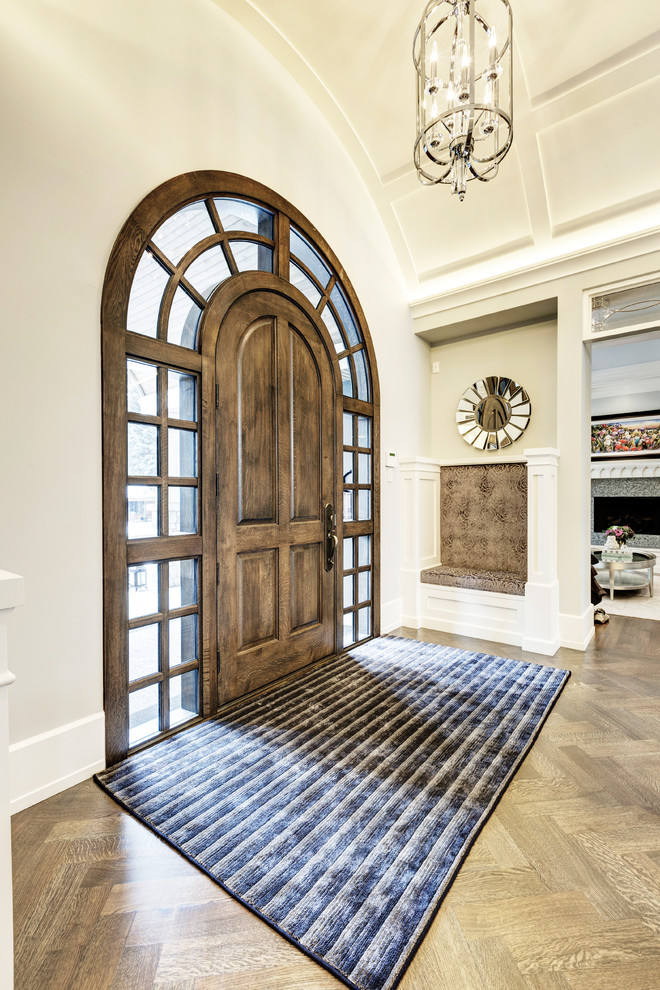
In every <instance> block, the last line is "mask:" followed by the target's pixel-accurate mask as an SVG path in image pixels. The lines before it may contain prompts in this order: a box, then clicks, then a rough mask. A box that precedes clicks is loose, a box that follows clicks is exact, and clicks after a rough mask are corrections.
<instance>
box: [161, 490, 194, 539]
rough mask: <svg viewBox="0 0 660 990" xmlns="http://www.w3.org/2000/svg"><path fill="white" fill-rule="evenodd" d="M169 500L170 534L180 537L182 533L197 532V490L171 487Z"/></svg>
mask: <svg viewBox="0 0 660 990" xmlns="http://www.w3.org/2000/svg"><path fill="white" fill-rule="evenodd" d="M168 500H169V503H168V504H169V510H168V511H169V534H170V536H179V535H180V534H182V533H196V532H197V489H196V488H183V487H181V488H180V487H178V486H177V485H170V486H169V488H168Z"/></svg>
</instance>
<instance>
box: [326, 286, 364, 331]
mask: <svg viewBox="0 0 660 990" xmlns="http://www.w3.org/2000/svg"><path fill="white" fill-rule="evenodd" d="M330 299H331V301H332V303H333V305H334V307H335V309H336V310H337V313H338V314H339V319H340V320H341V322H342V323H343V324H344V333H345V334H346V337H347V339H348V342H349V344H350V346H351V347H355V345H356V344H361V343H362V336H361V334H360V331H359V330H358V328H357V322H356V319H355V317H354V316H353V310H352V309H351V307H350V306H349V304H348V300H347V299H346V296H345V295H344V293H343V292H342V290H341V289H340V288H339V283H337V285H335V287H334V289H333V290H332V292H331V293H330Z"/></svg>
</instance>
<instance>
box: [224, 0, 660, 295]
mask: <svg viewBox="0 0 660 990" xmlns="http://www.w3.org/2000/svg"><path fill="white" fill-rule="evenodd" d="M216 2H217V3H218V4H219V5H220V6H221V7H222V8H223V9H225V10H226V11H227V12H228V13H230V14H231V15H232V16H233V17H234V18H235V19H236V20H238V21H239V22H240V23H241V24H242V25H243V26H244V27H245V28H247V30H249V31H250V32H251V33H252V34H253V35H255V36H256V37H257V38H258V39H259V40H261V41H262V42H263V43H264V44H265V45H266V46H267V47H268V48H269V49H270V50H271V51H272V52H273V53H274V54H275V56H276V57H277V58H279V59H280V61H281V62H282V63H283V64H284V65H285V66H286V67H287V68H288V69H289V71H290V72H291V73H292V74H293V75H294V76H295V77H296V78H297V79H298V81H299V82H300V83H301V85H302V86H303V87H304V88H305V89H306V90H307V92H308V93H309V95H310V96H311V98H312V99H313V100H314V101H315V103H316V104H317V106H318V108H319V111H320V112H321V113H323V114H324V115H325V116H326V117H327V119H328V120H329V122H330V124H331V125H332V126H333V128H334V129H335V131H336V132H337V134H338V135H339V137H340V139H341V140H342V141H343V142H344V144H345V146H346V148H347V150H348V151H349V153H350V154H351V156H352V158H353V160H354V161H355V163H356V165H357V167H358V168H359V170H360V172H361V174H362V177H363V179H364V181H365V182H366V184H367V186H368V188H369V190H370V192H371V194H372V196H373V198H374V200H375V201H376V203H377V205H378V208H379V210H380V212H381V214H382V216H383V219H384V221H385V224H386V226H387V229H388V232H389V235H390V237H391V240H392V243H393V245H394V248H395V250H396V252H397V255H398V258H399V263H400V266H401V270H402V272H403V275H404V278H405V280H406V283H407V287H408V292H409V296H410V299H411V301H414V300H418V299H423V298H425V297H429V296H432V295H434V294H436V293H439V292H447V291H451V290H452V289H456V288H460V287H461V286H464V285H468V284H471V283H475V282H479V281H480V279H482V278H484V277H486V276H487V277H493V275H499V274H502V275H505V274H506V273H509V272H517V271H521V270H525V269H528V268H529V267H532V266H538V265H543V264H545V263H547V262H549V261H552V260H556V259H563V258H569V257H571V256H574V255H577V254H580V253H583V252H585V251H591V250H593V249H594V248H597V247H599V246H601V245H606V244H610V243H613V242H616V241H620V240H621V239H629V240H630V239H634V238H635V237H638V236H640V235H642V234H644V233H646V232H650V231H655V230H657V229H660V4H658V2H657V0H637V2H636V3H634V4H633V3H627V4H626V3H621V0H577V2H576V0H511V6H512V9H513V16H514V39H515V40H514V44H515V49H514V51H515V61H514V145H513V148H512V150H511V151H510V152H509V154H508V156H507V158H506V159H505V160H504V162H503V163H502V165H501V166H500V173H499V175H498V176H497V178H496V179H495V180H494V181H493V182H490V183H479V182H471V183H470V184H469V185H468V191H467V195H466V197H465V201H464V202H463V203H459V202H458V198H457V197H456V196H452V195H451V193H450V191H449V188H448V187H446V186H434V187H425V186H422V185H421V184H420V183H419V181H418V179H417V177H416V174H415V171H414V168H413V166H412V146H413V140H414V120H415V106H414V93H415V77H414V69H413V65H412V57H411V50H412V38H413V34H414V30H415V27H416V25H417V23H418V21H419V18H420V16H421V13H422V10H423V6H424V3H423V2H422V0H416V2H414V0H405V2H404V0H388V2H387V3H383V2H382V0H324V2H323V3H314V2H312V3H310V2H309V0H286V2H283V0H216Z"/></svg>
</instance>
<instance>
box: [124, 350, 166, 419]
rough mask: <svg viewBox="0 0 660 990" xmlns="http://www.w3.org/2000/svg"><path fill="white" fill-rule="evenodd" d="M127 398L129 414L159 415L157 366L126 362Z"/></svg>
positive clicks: (139, 362)
mask: <svg viewBox="0 0 660 990" xmlns="http://www.w3.org/2000/svg"><path fill="white" fill-rule="evenodd" d="M126 397H127V401H128V411H129V412H136V413H141V414H142V415H143V416H157V415H158V368H157V367H156V365H155V364H143V363H142V362H141V361H127V362H126Z"/></svg>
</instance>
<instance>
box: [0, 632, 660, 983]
mask: <svg viewBox="0 0 660 990" xmlns="http://www.w3.org/2000/svg"><path fill="white" fill-rule="evenodd" d="M402 632H403V634H404V635H410V636H413V637H418V638H420V639H426V640H430V641H433V642H439V643H447V644H450V645H456V646H464V647H466V648H470V649H475V647H476V648H478V649H481V650H484V651H486V652H492V653H497V654H504V655H507V656H511V657H514V658H522V659H526V658H527V659H536V660H539V662H542V663H550V664H552V665H555V666H561V667H568V668H569V669H571V671H572V677H571V679H570V681H569V683H568V685H567V687H566V689H565V690H564V692H563V694H562V695H561V697H560V699H559V701H558V703H557V704H556V706H555V708H554V709H553V711H552V713H551V715H550V717H549V719H548V721H547V722H546V724H545V726H544V728H543V730H542V732H541V735H540V737H539V739H538V740H537V742H536V743H535V745H534V747H533V749H532V751H531V752H530V754H529V756H528V757H527V759H526V760H525V763H524V764H523V766H522V767H521V769H520V770H519V772H518V773H517V775H516V777H515V778H514V780H513V782H512V783H511V785H510V786H509V788H508V790H507V791H506V794H505V795H504V797H503V798H502V800H501V801H500V803H499V804H498V806H497V808H496V810H495V812H494V813H493V815H492V816H491V818H490V819H489V821H488V823H487V824H486V826H485V828H484V829H483V831H482V833H481V835H480V836H479V838H478V840H477V842H476V843H475V845H474V847H473V848H472V851H471V852H470V854H469V856H468V858H467V860H466V862H465V863H464V865H463V867H462V869H461V871H460V873H459V875H458V877H457V879H456V881H455V882H454V884H453V886H452V888H451V890H450V892H449V894H448V895H447V897H446V899H445V901H444V903H443V905H442V907H441V909H440V912H439V914H438V916H437V918H436V919H435V921H434V923H433V925H432V927H431V930H430V931H429V933H428V935H427V937H426V939H425V941H424V943H423V944H422V946H421V948H420V950H419V951H418V953H417V955H416V956H415V958H414V960H413V962H412V965H411V966H410V969H409V970H408V972H407V973H406V975H405V976H404V979H403V981H402V983H401V990H658V988H660V623H657V622H652V621H649V620H643V619H629V618H624V617H621V616H613V617H612V618H611V620H610V622H609V623H608V624H607V625H605V626H600V627H596V637H595V640H594V642H593V643H592V645H591V647H590V649H589V650H588V651H587V652H586V653H585V654H581V653H577V652H574V651H571V650H560V651H559V653H558V654H557V656H556V657H554V658H553V659H552V660H548V659H547V658H544V657H540V658H539V657H533V656H532V655H530V654H523V653H522V651H521V650H519V649H516V648H513V647H506V646H501V645H498V644H492V643H482V642H479V643H477V642H476V641H475V640H470V639H467V638H463V637H455V636H451V635H448V634H443V633H425V632H423V631H420V632H419V634H418V633H416V632H415V631H412V630H402ZM13 835H14V911H15V932H16V938H15V942H16V988H17V990H47V988H48V990H51V988H52V990H60V988H61V990H73V988H93V990H104V988H111V990H120V988H121V990H141V988H148V987H158V988H160V990H330V988H339V987H340V986H341V984H340V983H339V982H338V981H337V980H335V979H334V978H333V977H332V976H330V975H329V974H327V973H326V972H325V971H324V970H323V969H321V968H320V967H319V966H317V965H316V964H315V963H314V962H312V961H311V960H309V959H307V958H306V957H305V956H304V955H303V954H302V953H301V952H299V951H297V950H296V949H294V948H293V947H292V946H290V945H289V944H288V943H287V942H285V941H284V939H282V938H280V937H279V936H278V935H276V934H275V933H273V932H272V931H271V930H270V929H269V928H268V927H267V926H266V925H265V924H263V923H262V922H260V921H259V920H258V919H257V918H255V917H253V916H252V915H251V914H250V913H249V912H248V911H247V910H245V909H244V908H242V907H241V906H240V905H238V904H236V903H235V902H234V901H232V899H231V898H230V897H228V896H227V895H226V894H224V893H223V892H222V891H221V890H220V888H219V887H217V886H216V885H215V884H213V883H212V881H210V880H209V879H207V878H206V877H205V876H204V875H203V874H201V873H200V872H198V871H197V870H196V869H195V868H194V867H193V866H191V865H190V864H189V863H187V862H186V861H185V860H184V859H183V858H182V857H180V856H179V855H178V854H177V853H175V852H174V851H172V850H171V849H170V848H169V847H167V846H166V845H165V844H164V843H162V842H161V841H160V840H159V839H157V838H156V837H155V836H154V835H152V834H151V833H150V832H149V831H148V830H147V829H146V828H144V827H143V826H141V825H140V824H139V823H138V822H136V821H135V820H133V819H132V818H131V817H130V816H129V815H127V814H125V813H124V812H123V811H122V810H121V809H120V808H119V807H118V806H117V805H116V804H115V803H114V802H113V801H112V800H111V799H110V798H109V797H107V796H106V795H105V794H104V793H103V792H102V791H101V790H100V789H99V788H98V787H96V785H95V784H94V783H93V782H91V781H86V782H85V783H82V784H79V785H78V786H76V787H72V788H71V789H70V790H68V791H65V792H63V793H62V794H58V795H56V796H55V797H53V798H50V799H49V800H47V801H43V802H42V803H41V804H38V805H36V806H34V807H32V808H29V809H28V810H26V811H23V812H21V813H20V814H17V815H15V816H14V819H13Z"/></svg>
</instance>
